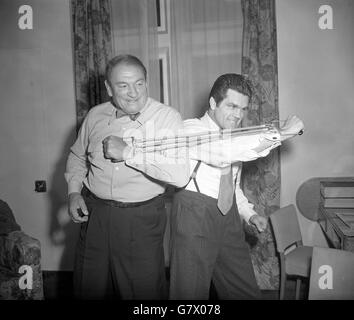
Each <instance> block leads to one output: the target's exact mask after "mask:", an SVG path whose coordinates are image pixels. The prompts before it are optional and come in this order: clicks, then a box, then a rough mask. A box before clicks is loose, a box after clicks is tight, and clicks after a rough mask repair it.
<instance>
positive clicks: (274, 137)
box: [260, 130, 280, 142]
mask: <svg viewBox="0 0 354 320" xmlns="http://www.w3.org/2000/svg"><path fill="white" fill-rule="evenodd" d="M262 139H266V140H269V141H273V142H280V134H279V132H278V130H270V131H269V132H267V133H264V134H262V135H261V137H260V141H261V140H262Z"/></svg>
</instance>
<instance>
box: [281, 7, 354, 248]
mask: <svg viewBox="0 0 354 320" xmlns="http://www.w3.org/2000/svg"><path fill="white" fill-rule="evenodd" d="M323 4H327V5H330V6H331V7H332V8H333V19H334V29H333V30H321V29H320V28H319V27H318V20H319V18H320V17H321V14H319V13H318V10H319V8H320V6H321V5H323ZM276 8H277V28H278V62H279V65H278V66H279V110H280V117H281V118H282V119H285V118H286V116H288V115H291V114H296V115H298V116H299V117H300V118H301V119H303V121H304V122H305V128H306V129H305V133H304V135H303V136H301V137H298V138H296V139H294V140H293V141H291V142H289V143H287V144H286V145H285V146H283V147H282V149H281V150H282V151H281V174H282V189H281V205H287V204H289V203H295V194H296V191H297V188H298V187H299V186H300V185H301V184H302V183H303V182H304V181H306V180H307V179H309V178H311V177H321V176H324V177H326V176H328V177H331V176H354V125H353V119H354V102H353V101H354V90H353V89H354V86H353V84H354V40H353V39H354V38H353V34H352V33H353V30H354V19H353V16H354V1H352V0H340V1H338V0H328V1H323V0H311V1H308V0H297V1H294V0H277V1H276ZM299 219H300V225H301V231H302V233H303V237H304V242H305V243H309V244H316V245H323V246H325V245H326V242H325V239H324V237H323V235H322V232H321V230H320V228H319V227H318V225H317V223H316V222H313V221H310V220H308V219H306V218H304V217H303V216H299Z"/></svg>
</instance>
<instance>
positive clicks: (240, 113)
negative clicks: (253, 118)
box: [233, 108, 243, 118]
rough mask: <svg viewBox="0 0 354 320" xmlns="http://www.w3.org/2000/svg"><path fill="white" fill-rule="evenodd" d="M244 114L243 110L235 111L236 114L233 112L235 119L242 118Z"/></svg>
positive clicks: (237, 109) (236, 109)
mask: <svg viewBox="0 0 354 320" xmlns="http://www.w3.org/2000/svg"><path fill="white" fill-rule="evenodd" d="M242 114H243V112H242V109H241V108H235V109H234V112H233V115H234V117H237V118H241V116H242Z"/></svg>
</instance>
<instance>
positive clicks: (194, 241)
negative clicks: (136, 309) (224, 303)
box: [170, 190, 261, 300]
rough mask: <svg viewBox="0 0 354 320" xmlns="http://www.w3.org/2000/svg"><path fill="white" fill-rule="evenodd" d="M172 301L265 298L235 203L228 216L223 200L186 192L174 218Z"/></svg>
mask: <svg viewBox="0 0 354 320" xmlns="http://www.w3.org/2000/svg"><path fill="white" fill-rule="evenodd" d="M171 227H172V231H171V259H170V261H171V263H170V299H186V300H195V299H197V300H207V299H208V298H209V289H210V284H211V281H213V285H214V287H215V289H216V291H217V295H218V298H219V299H225V300H226V299H260V296H261V295H260V290H259V288H258V285H257V282H256V278H255V274H254V270H253V265H252V261H251V257H250V252H249V248H248V245H247V243H246V242H245V236H244V232H243V228H242V223H241V220H240V216H239V213H238V211H237V208H236V204H235V200H234V203H233V205H232V208H231V209H230V211H229V212H228V213H227V215H225V216H224V215H222V214H221V213H220V211H219V209H218V208H217V200H216V199H213V198H211V197H208V196H206V195H204V194H201V193H197V192H192V191H187V190H181V191H180V192H178V193H176V194H175V196H174V201H173V206H172V215H171Z"/></svg>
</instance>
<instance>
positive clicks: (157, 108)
mask: <svg viewBox="0 0 354 320" xmlns="http://www.w3.org/2000/svg"><path fill="white" fill-rule="evenodd" d="M116 110H117V109H116V108H115V107H114V106H113V105H112V104H111V102H106V103H103V104H100V105H98V106H95V107H93V108H92V109H91V110H90V111H89V112H88V114H87V116H86V118H85V120H84V121H83V124H82V126H81V128H80V131H79V133H78V137H77V140H76V142H75V143H74V145H73V146H72V147H71V152H70V154H69V157H68V161H67V166H66V173H65V178H66V181H67V183H68V193H69V194H70V193H72V192H80V191H81V189H82V187H83V184H85V185H86V187H87V188H88V189H89V190H90V191H91V192H92V193H94V194H95V195H96V196H97V197H99V198H102V199H108V200H116V201H122V202H140V201H145V200H149V199H151V198H153V197H156V196H157V195H159V194H161V193H163V192H165V188H166V184H172V185H175V186H177V187H182V186H184V185H186V183H187V182H188V179H189V162H187V161H183V162H182V163H179V164H176V162H174V163H166V161H164V160H163V159H162V160H161V161H160V159H159V157H163V156H162V155H159V154H154V155H152V154H151V155H149V154H147V155H144V158H143V159H142V158H141V153H136V155H135V156H133V157H132V158H130V159H128V160H126V161H120V162H116V163H114V162H112V161H111V160H110V159H105V158H104V154H103V144H102V141H103V140H104V139H105V138H106V137H108V136H110V135H114V136H118V137H129V136H134V137H141V138H146V137H151V136H155V135H156V134H157V135H159V132H160V134H161V132H163V133H165V131H167V132H168V133H167V134H168V135H170V134H172V133H176V132H177V131H178V129H179V128H180V127H181V126H182V124H183V122H182V119H181V116H180V114H179V113H178V112H177V111H176V110H175V109H173V108H171V107H168V106H166V105H163V104H161V103H160V102H158V101H156V100H154V99H152V98H148V99H147V102H146V105H145V106H144V108H143V109H142V110H141V111H140V115H139V116H138V118H137V119H136V120H135V121H132V120H131V119H130V118H129V117H128V116H123V117H118V118H117V116H116Z"/></svg>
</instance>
